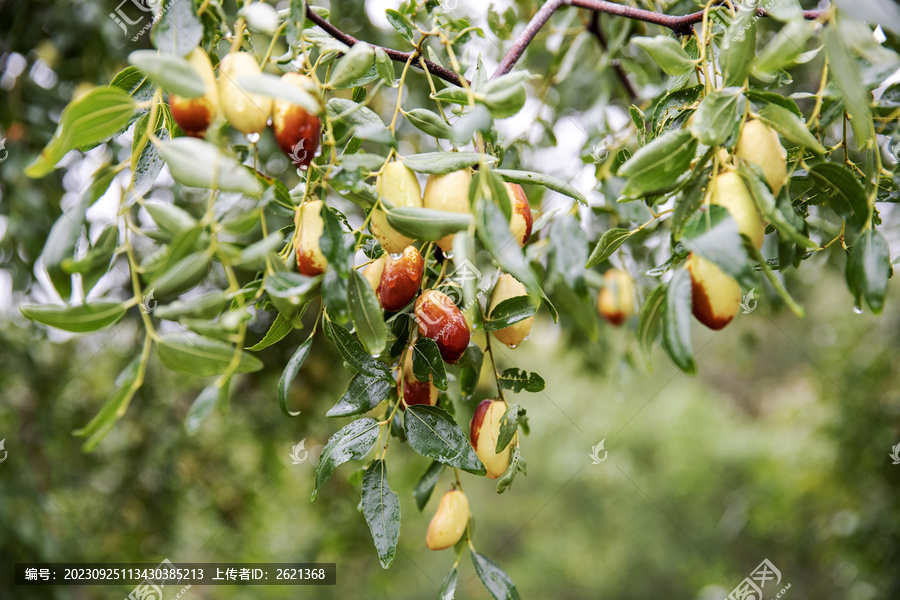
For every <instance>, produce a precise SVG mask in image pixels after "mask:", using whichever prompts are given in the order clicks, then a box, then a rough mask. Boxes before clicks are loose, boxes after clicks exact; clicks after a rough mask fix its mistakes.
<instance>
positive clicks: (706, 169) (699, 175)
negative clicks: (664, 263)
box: [672, 148, 713, 240]
mask: <svg viewBox="0 0 900 600" xmlns="http://www.w3.org/2000/svg"><path fill="white" fill-rule="evenodd" d="M712 153H713V148H710V149H709V150H708V151H707V152H706V154H705V155H704V156H703V158H701V159H700V161H699V162H698V163H697V164H696V165H694V167H693V173H692V174H691V177H690V179H688V180H687V182H686V183H685V184H684V186H683V187H682V188H681V190H680V191H679V192H678V194H677V195H676V196H675V212H674V213H672V235H673V237H674V239H676V240H677V239H680V238H681V232H682V230H684V225H685V223H686V222H687V220H688V219H689V218H690V217H691V216H692V215H693V214H694V213H695V212H697V209H698V208H700V205H702V204H703V201H704V199H705V197H706V188H707V187H708V186H709V182H710V177H711V175H712V166H708V165H706V163H707V162H708V161H709V159H710V158H711V157H712Z"/></svg>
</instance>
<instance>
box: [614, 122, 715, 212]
mask: <svg viewBox="0 0 900 600" xmlns="http://www.w3.org/2000/svg"><path fill="white" fill-rule="evenodd" d="M696 150H697V139H696V138H694V137H693V136H692V135H691V132H690V131H688V130H686V129H679V130H677V131H670V132H669V133H667V134H665V135H662V136H660V137H658V138H656V139H655V140H653V141H652V142H650V143H649V144H647V145H646V146H644V147H643V148H641V149H640V150H638V151H637V152H635V153H634V155H633V156H632V157H631V158H630V159H629V160H628V162H626V163H625V164H624V165H622V166H621V167H619V176H620V177H624V178H626V179H627V181H626V183H625V187H624V188H622V195H623V196H625V197H627V198H641V197H643V196H649V195H651V194H658V193H660V192H664V191H667V190H670V189H672V188H673V187H675V182H676V180H677V179H678V177H679V176H680V175H681V174H682V173H684V172H685V170H687V168H688V166H689V165H690V164H691V160H693V158H694V153H695V152H696Z"/></svg>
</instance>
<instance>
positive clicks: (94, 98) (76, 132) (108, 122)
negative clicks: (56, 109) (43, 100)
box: [25, 87, 135, 178]
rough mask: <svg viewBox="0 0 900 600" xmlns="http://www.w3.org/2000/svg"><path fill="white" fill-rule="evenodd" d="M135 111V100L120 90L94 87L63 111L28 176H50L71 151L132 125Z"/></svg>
mask: <svg viewBox="0 0 900 600" xmlns="http://www.w3.org/2000/svg"><path fill="white" fill-rule="evenodd" d="M134 110H135V102H134V99H133V98H132V97H131V96H129V95H128V94H126V93H125V92H123V91H121V90H120V89H118V88H110V87H98V88H94V89H92V90H91V91H89V92H87V93H86V94H84V95H83V96H81V97H80V98H78V99H77V100H73V101H72V102H70V103H69V105H68V106H66V108H65V110H63V112H62V116H61V117H60V119H59V125H58V126H57V128H56V133H54V134H53V138H52V139H51V140H50V143H49V144H47V146H46V147H45V148H44V149H43V150H41V154H40V156H38V157H37V158H36V159H35V160H34V162H32V163H31V164H30V165H28V168H27V169H25V174H26V175H28V176H29V177H34V178H38V177H43V176H44V175H47V174H48V173H50V171H52V170H53V168H54V167H55V166H56V164H57V163H58V162H59V161H60V160H62V158H63V156H65V155H66V153H67V152H68V151H69V150H72V149H73V148H81V147H83V146H89V145H92V144H96V143H97V142H102V141H103V140H106V139H108V138H110V137H111V136H113V135H115V134H116V133H118V132H119V131H120V130H121V129H122V128H124V127H125V126H126V125H127V124H128V123H129V121H130V120H131V116H132V114H134Z"/></svg>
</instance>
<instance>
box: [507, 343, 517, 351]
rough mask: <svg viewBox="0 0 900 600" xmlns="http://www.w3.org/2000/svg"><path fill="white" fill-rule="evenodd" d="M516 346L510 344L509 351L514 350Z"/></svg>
mask: <svg viewBox="0 0 900 600" xmlns="http://www.w3.org/2000/svg"><path fill="white" fill-rule="evenodd" d="M518 346H519V345H518V344H510V345H509V349H510V350H515V349H516V348H517V347H518Z"/></svg>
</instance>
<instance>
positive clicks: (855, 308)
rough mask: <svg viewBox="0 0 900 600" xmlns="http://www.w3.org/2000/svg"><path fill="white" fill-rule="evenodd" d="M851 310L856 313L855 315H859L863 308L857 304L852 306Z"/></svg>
mask: <svg viewBox="0 0 900 600" xmlns="http://www.w3.org/2000/svg"><path fill="white" fill-rule="evenodd" d="M853 312H854V313H855V314H857V315H861V314H863V309H862V308H861V307H859V306H854V307H853Z"/></svg>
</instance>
